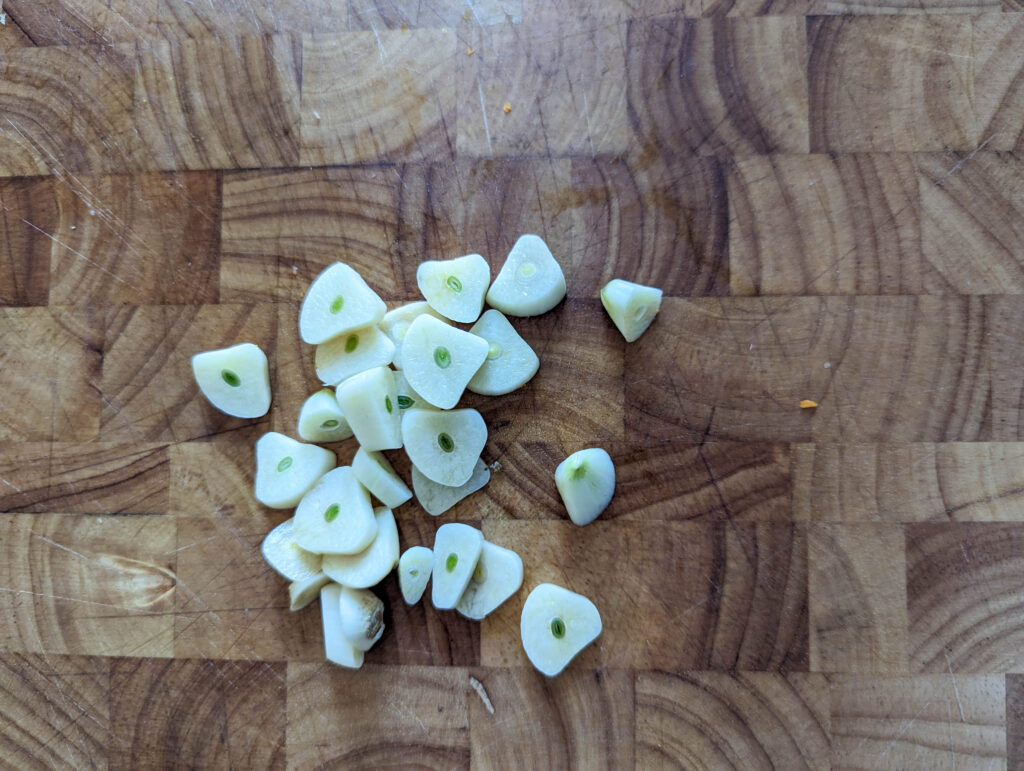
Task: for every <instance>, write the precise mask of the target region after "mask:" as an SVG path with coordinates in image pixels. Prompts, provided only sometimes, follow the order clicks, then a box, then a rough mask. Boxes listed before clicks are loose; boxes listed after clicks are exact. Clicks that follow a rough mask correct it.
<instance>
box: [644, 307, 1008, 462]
mask: <svg viewBox="0 0 1024 771" xmlns="http://www.w3.org/2000/svg"><path fill="white" fill-rule="evenodd" d="M999 309H1000V304H999V303H998V302H997V301H994V302H992V303H986V302H985V301H982V300H981V299H977V298H975V299H969V298H939V297H893V298H887V297H857V298H843V297H824V298H804V297H794V298H764V299H755V298H751V299H749V300H745V299H742V298H735V299H730V300H729V301H725V300H722V301H718V300H710V299H693V300H687V299H675V298H668V299H666V300H664V301H663V302H662V306H661V312H660V314H659V316H658V318H657V320H656V321H655V322H654V324H653V325H652V326H651V328H650V329H649V330H648V331H647V333H646V334H645V335H644V336H643V337H642V338H641V339H640V340H638V341H637V342H636V343H634V344H633V345H631V346H630V347H629V348H628V349H627V351H626V357H625V369H624V371H625V381H626V388H625V390H626V405H627V407H626V436H627V438H631V439H633V438H644V437H652V438H659V439H664V440H668V439H685V440H687V441H702V440H705V439H707V440H721V439H728V440H741V441H766V440H768V441H772V440H778V439H780V438H781V439H786V440H790V441H807V440H810V439H814V438H819V437H830V438H833V439H840V440H843V441H854V442H856V441H901V442H906V441H943V440H946V441H956V440H973V441H977V440H983V439H987V438H996V437H993V436H992V435H993V433H997V432H996V431H995V429H994V428H993V427H992V420H993V418H992V412H993V411H994V408H993V403H994V402H995V400H996V398H997V396H996V394H997V393H999V394H1001V393H1002V392H1003V391H1004V390H1005V391H1010V390H1011V389H1013V388H1014V386H1013V384H1011V383H1010V382H1009V379H1007V380H1006V382H1005V383H1004V381H1003V375H1004V374H1005V373H1004V370H1003V367H1004V366H1006V365H1009V364H1010V360H1011V359H1012V357H1013V356H1014V353H1013V352H1012V350H1011V349H1009V348H1006V347H1004V346H1001V345H998V344H997V343H995V340H996V339H997V338H998V330H999V329H1001V328H1004V327H1003V324H1004V323H1008V322H1004V321H1003V319H1002V318H1000V316H999ZM1006 312H1007V313H1011V312H1013V311H1011V310H1010V309H1009V307H1008V308H1007V310H1006ZM986 329H988V330H992V333H991V334H992V336H991V337H989V333H988V332H986ZM989 341H992V345H991V347H989ZM659 351H671V352H672V353H671V355H670V356H664V354H659V355H661V356H662V357H663V361H664V364H665V366H663V367H659V368H657V369H656V370H652V369H651V368H650V367H647V366H646V364H645V362H647V361H650V360H651V357H652V356H654V355H655V353H654V352H659ZM953 361H955V364H951V362H953ZM947 365H949V366H947ZM894 372H898V374H894ZM881 382H884V383H890V382H891V383H892V387H891V388H887V389H879V388H878V387H877V385H876V384H877V383H881ZM998 398H999V401H1000V402H1002V401H1003V397H1002V396H1000V397H998ZM1006 398H1007V404H1009V395H1007V397H1006ZM802 399H812V400H814V401H817V402H818V403H819V405H820V406H819V407H818V408H817V409H816V410H801V409H799V408H798V405H799V402H800V400H802ZM1015 404H1016V403H1014V405H1015ZM1007 416H1008V417H1012V418H1013V419H1014V420H1015V419H1016V406H1008V407H1007ZM1012 430H1014V429H1012V428H1009V427H1001V428H1000V430H999V431H998V433H999V434H1008V433H1009V432H1010V431H1012ZM999 438H1002V437H1001V436H1000V437H999ZM1014 438H1016V434H1014Z"/></svg>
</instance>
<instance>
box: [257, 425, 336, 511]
mask: <svg viewBox="0 0 1024 771" xmlns="http://www.w3.org/2000/svg"><path fill="white" fill-rule="evenodd" d="M337 462H338V459H337V457H335V455H334V453H333V452H331V451H330V450H325V449H324V448H323V447H317V446H316V445H315V444H303V443H302V442H296V441H295V440H294V439H292V438H291V437H288V436H285V435H284V434H279V433H277V432H276V431H268V432H267V433H265V434H264V435H263V436H261V437H260V438H259V439H258V440H257V441H256V481H255V483H254V485H253V488H254V489H253V492H254V494H255V496H256V500H258V501H259V502H260V503H262V504H263V505H265V506H269V507H270V508H272V509H290V508H291V507H292V506H295V505H296V504H297V503H298V502H299V499H301V498H302V496H303V495H305V494H306V493H307V492H309V490H310V489H311V488H312V487H313V485H315V484H316V482H317V480H318V479H320V477H322V476H323V475H324V474H326V473H327V472H328V471H330V470H331V469H332V468H334V466H335V465H336V464H337Z"/></svg>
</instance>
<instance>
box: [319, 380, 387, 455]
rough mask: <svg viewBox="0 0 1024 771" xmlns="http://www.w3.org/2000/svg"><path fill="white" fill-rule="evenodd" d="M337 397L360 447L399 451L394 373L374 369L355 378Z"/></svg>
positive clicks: (348, 382)
mask: <svg viewBox="0 0 1024 771" xmlns="http://www.w3.org/2000/svg"><path fill="white" fill-rule="evenodd" d="M335 396H336V398H337V399H338V406H339V407H341V411H342V412H343V413H344V414H345V417H346V418H348V424H349V426H351V428H352V432H353V433H354V434H355V436H356V440H357V441H358V442H359V444H360V446H362V447H363V448H365V449H367V450H397V449H398V448H399V447H401V446H402V417H401V409H400V408H399V406H398V391H396V390H395V375H394V371H393V370H390V369H388V368H387V367H374V368H373V369H368V370H366V372H360V373H359V374H358V375H353V376H352V377H350V378H349V379H348V380H346V381H345V382H344V383H342V384H341V385H340V386H338V389H337V391H336V392H335Z"/></svg>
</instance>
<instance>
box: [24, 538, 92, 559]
mask: <svg viewBox="0 0 1024 771" xmlns="http://www.w3.org/2000/svg"><path fill="white" fill-rule="evenodd" d="M36 538H38V539H39V540H40V541H43V542H45V543H48V544H50V546H56V547H57V548H58V549H63V550H64V551H66V552H70V553H71V554H74V555H75V556H76V557H79V558H81V559H83V560H85V561H86V562H88V561H89V558H88V557H86V556H85V555H84V554H82V553H81V552H78V551H75V550H74V549H72V548H70V547H68V546H65V545H64V544H62V543H57V542H56V541H53V540H51V539H49V538H47V537H46V536H44V535H37V536H36Z"/></svg>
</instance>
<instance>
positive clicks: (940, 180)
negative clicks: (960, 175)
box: [935, 134, 997, 187]
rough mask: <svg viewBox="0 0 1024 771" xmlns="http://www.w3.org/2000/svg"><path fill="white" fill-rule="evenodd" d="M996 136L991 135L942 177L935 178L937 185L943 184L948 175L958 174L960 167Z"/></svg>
mask: <svg viewBox="0 0 1024 771" xmlns="http://www.w3.org/2000/svg"><path fill="white" fill-rule="evenodd" d="M996 136H997V135H996V134H993V135H992V136H990V137H989V138H988V139H986V140H985V141H984V142H982V143H981V144H980V145H978V146H977V147H975V148H974V149H973V150H971V152H970V153H969V154H968V155H967V156H965V157H964V158H961V159H960V161H959V163H957V164H956V165H955V166H954V167H953V168H951V169H950V170H949V171H947V172H946V173H945V174H943V175H942V176H941V177H939V178H938V179H937V180H935V185H936V187H938V186H941V185H942V183H943V182H944V181H945V180H946V178H947V177H951V176H953V175H954V174H956V173H957V172H958V171H960V169H962V168H963V166H964V164H965V163H967V161H969V160H971V158H973V157H974V156H975V155H977V154H978V153H979V152H981V151H982V150H984V149H985V145H987V144H988V143H989V142H991V141H992V140H993V139H995V138H996Z"/></svg>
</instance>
